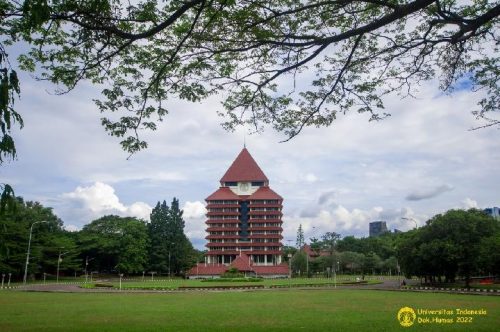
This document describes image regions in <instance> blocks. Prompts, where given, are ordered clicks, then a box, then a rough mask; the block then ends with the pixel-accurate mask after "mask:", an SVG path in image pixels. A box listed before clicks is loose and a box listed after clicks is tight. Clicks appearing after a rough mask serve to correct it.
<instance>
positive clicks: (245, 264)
mask: <svg viewBox="0 0 500 332" xmlns="http://www.w3.org/2000/svg"><path fill="white" fill-rule="evenodd" d="M231 267H235V268H237V269H238V271H242V272H245V271H252V268H251V267H250V257H248V255H247V254H240V255H239V256H238V257H236V259H235V260H234V261H232V262H231Z"/></svg>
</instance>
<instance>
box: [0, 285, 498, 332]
mask: <svg viewBox="0 0 500 332" xmlns="http://www.w3.org/2000/svg"><path fill="white" fill-rule="evenodd" d="M404 306H409V307H412V308H414V309H415V310H417V309H449V310H455V309H456V308H460V309H485V310H486V311H487V315H485V316H474V317H473V321H472V322H470V323H453V324H421V323H418V322H417V321H415V323H414V325H413V326H411V327H410V328H403V327H401V326H400V324H399V322H398V321H397V319H396V315H397V312H398V310H399V309H400V308H401V307H404ZM418 317H421V316H420V315H419V316H418ZM499 327H500V297H497V296H474V295H456V294H436V293H413V292H391V291H369V290H306V291H304V290H285V291H255V292H188V293H156V294H155V293H148V294H145V293H134V294H131V293H125V294H116V293H113V294H106V293H97V294H96V293H34V292H16V291H3V292H0V331H68V330H71V331H412V330H413V331H497V330H498V329H499Z"/></svg>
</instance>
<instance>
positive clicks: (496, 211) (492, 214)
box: [483, 206, 500, 219]
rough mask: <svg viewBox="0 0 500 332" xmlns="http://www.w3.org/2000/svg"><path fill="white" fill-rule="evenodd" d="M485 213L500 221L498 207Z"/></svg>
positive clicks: (499, 209) (488, 209) (486, 210)
mask: <svg viewBox="0 0 500 332" xmlns="http://www.w3.org/2000/svg"><path fill="white" fill-rule="evenodd" d="M483 211H484V212H485V213H486V214H488V215H490V216H492V217H493V218H495V219H500V208H497V207H496V206H495V207H492V208H487V209H484V210H483Z"/></svg>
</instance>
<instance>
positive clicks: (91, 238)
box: [0, 198, 199, 278]
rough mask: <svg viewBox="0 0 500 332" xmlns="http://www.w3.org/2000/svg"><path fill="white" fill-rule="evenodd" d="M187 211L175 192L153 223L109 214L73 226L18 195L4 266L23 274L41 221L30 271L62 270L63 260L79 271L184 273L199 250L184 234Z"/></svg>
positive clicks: (3, 243) (4, 231)
mask: <svg viewBox="0 0 500 332" xmlns="http://www.w3.org/2000/svg"><path fill="white" fill-rule="evenodd" d="M182 213H183V211H182V210H181V209H180V208H179V201H178V200H177V199H175V198H174V199H173V201H172V203H171V206H170V207H169V206H168V205H167V204H166V202H165V201H163V202H162V203H160V202H158V204H157V205H156V207H155V208H154V209H153V211H152V213H151V222H150V223H146V222H145V221H144V220H140V219H137V218H134V217H119V216H115V215H108V216H103V217H101V218H99V219H97V220H94V221H92V222H91V223H89V224H87V225H85V226H84V227H83V229H82V230H81V231H78V232H68V231H66V230H64V229H63V222H62V221H61V220H60V219H59V218H58V217H57V216H56V215H55V214H54V213H53V211H52V209H51V208H46V207H43V206H42V205H41V204H39V203H35V202H24V201H23V200H22V199H21V198H18V199H17V202H16V204H15V206H14V207H13V208H12V209H9V210H8V211H6V212H5V213H4V214H3V215H2V218H0V272H2V273H12V276H13V278H21V276H22V275H23V273H24V267H25V261H26V250H27V244H28V237H29V231H30V227H31V226H32V225H33V223H35V222H38V223H36V224H34V226H33V237H32V241H31V252H30V264H29V265H28V266H29V268H28V274H29V275H30V276H35V275H37V276H41V275H43V274H44V273H47V274H49V275H50V274H56V269H57V265H58V262H59V265H60V271H61V273H62V274H66V275H74V276H76V275H82V274H84V273H90V271H99V272H104V273H127V274H130V273H142V272H143V271H145V272H149V271H154V272H157V273H162V274H170V273H172V274H181V273H183V272H184V271H185V270H186V269H188V268H190V267H191V266H192V265H193V264H194V263H195V262H196V261H197V260H198V255H199V252H198V251H196V250H195V249H194V248H193V246H192V245H191V243H190V242H189V240H188V239H187V237H186V235H185V234H184V220H183V218H182ZM40 221H45V222H43V223H41V222H40Z"/></svg>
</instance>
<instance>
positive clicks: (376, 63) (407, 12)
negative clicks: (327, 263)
mask: <svg viewBox="0 0 500 332" xmlns="http://www.w3.org/2000/svg"><path fill="white" fill-rule="evenodd" d="M0 9H1V11H0V12H1V15H2V23H1V24H0V28H1V29H2V32H3V34H4V35H6V36H10V38H7V40H5V41H3V42H2V43H3V44H2V47H3V45H4V44H9V43H12V42H13V41H16V40H24V41H26V42H28V43H29V44H31V45H32V49H31V50H30V51H29V52H27V53H25V54H22V55H21V57H20V62H21V64H22V68H23V69H25V70H29V71H34V72H36V73H37V74H38V76H39V77H40V78H41V79H45V80H49V81H51V82H54V83H56V84H58V85H59V86H60V87H61V89H62V91H64V89H72V88H73V87H75V86H76V84H78V83H79V82H80V81H81V80H89V81H91V82H93V83H95V84H102V85H103V90H102V98H101V99H100V100H98V101H96V102H97V105H98V107H99V109H100V110H101V111H102V112H103V113H105V115H104V117H103V119H102V124H103V125H104V127H105V128H106V130H108V131H109V133H110V134H111V135H115V136H118V137H121V138H122V145H123V147H124V149H125V150H127V151H129V152H135V151H138V150H140V149H142V148H144V147H146V146H147V144H146V142H144V141H143V140H141V139H140V137H139V134H138V133H139V130H142V129H150V130H154V129H155V128H156V121H157V119H161V118H162V117H163V116H164V115H166V114H167V112H168V110H167V109H166V108H165V101H166V100H167V99H168V98H180V99H184V100H188V101H193V102H195V101H200V100H203V99H205V98H207V97H208V96H210V95H212V94H216V93H221V94H222V95H223V97H224V107H225V112H221V113H224V116H225V120H224V126H225V127H226V128H227V129H234V128H235V126H238V125H241V124H251V125H253V126H254V128H255V130H261V129H262V128H263V126H265V125H271V126H272V127H274V128H275V129H276V130H278V131H280V132H283V133H284V134H285V135H286V137H287V139H290V138H292V137H294V136H296V135H297V134H298V133H300V131H301V130H302V129H303V128H304V127H306V126H316V127H319V126H329V125H331V124H332V122H333V121H334V120H335V119H336V117H337V116H338V115H339V114H343V113H346V112H351V111H355V112H361V113H368V114H369V115H370V120H378V119H381V118H383V117H385V116H387V115H388V113H387V112H385V111H384V106H383V99H384V96H386V95H388V94H392V93H400V94H402V95H409V94H412V93H414V92H415V87H416V85H418V83H419V82H421V81H425V80H429V79H432V78H433V77H435V76H438V77H439V78H440V80H441V88H442V90H444V91H450V90H452V89H453V87H454V85H455V83H456V82H457V80H460V79H462V78H464V77H465V78H467V79H470V84H471V86H472V89H474V90H484V91H485V93H484V94H483V96H484V98H483V99H482V100H481V101H480V103H479V106H478V108H477V109H476V110H475V114H476V115H477V116H478V117H480V118H484V119H486V120H487V121H488V122H486V125H493V124H498V123H499V120H498V118H495V115H496V113H495V112H498V105H499V104H500V92H499V90H500V89H499V79H498V77H499V69H498V68H499V67H500V66H499V64H500V63H499V58H498V44H499V35H498V23H499V19H498V17H499V15H500V4H499V3H498V1H486V0H474V1H468V2H463V1H458V0H390V1H377V0H360V1H343V0H332V1H328V0H326V1H324V0H307V1H299V0H276V1H271V2H269V1H263V0H245V1H236V0H186V1H178V0H173V1H162V2H158V1H155V0H142V1H137V2H133V3H130V2H127V1H116V0H85V1H83V0H82V1H79V0H57V1H55V0H52V1H50V0H25V1H24V2H22V3H20V2H17V1H6V0H1V1H0ZM117 111H121V112H119V114H118V113H115V112H117Z"/></svg>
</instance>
